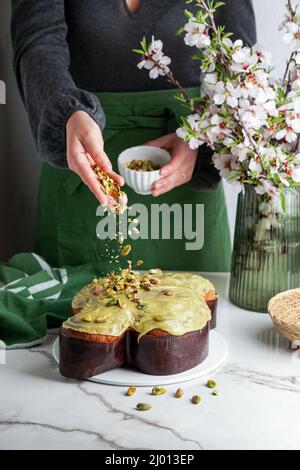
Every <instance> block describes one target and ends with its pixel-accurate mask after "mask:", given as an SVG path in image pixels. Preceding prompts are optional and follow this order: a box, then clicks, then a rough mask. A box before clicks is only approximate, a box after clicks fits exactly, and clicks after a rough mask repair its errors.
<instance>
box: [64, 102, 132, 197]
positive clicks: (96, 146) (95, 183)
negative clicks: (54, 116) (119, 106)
mask: <svg viewBox="0 0 300 470" xmlns="http://www.w3.org/2000/svg"><path fill="white" fill-rule="evenodd" d="M66 133H67V161H68V165H69V168H70V169H71V170H73V171H75V173H77V174H78V175H79V176H80V178H81V179H82V181H83V182H84V183H85V184H86V185H87V186H88V187H89V188H90V190H91V191H92V192H93V193H94V195H95V196H96V198H97V199H98V201H99V202H100V203H101V204H102V205H103V206H113V205H115V203H116V201H115V200H114V199H113V198H111V197H110V196H107V195H106V194H105V193H104V192H103V191H102V190H101V186H100V184H99V180H98V178H97V176H96V175H95V173H94V172H93V170H92V168H91V166H92V165H95V164H96V165H97V166H98V167H99V168H100V169H101V170H103V171H105V172H106V173H107V174H108V175H109V176H110V177H111V178H113V179H114V180H115V181H116V182H117V183H118V184H119V185H120V186H123V184H124V180H123V178H122V177H121V176H119V175H118V174H117V173H114V172H113V171H112V165H111V162H110V161H109V158H108V156H107V155H106V153H105V152H104V148H103V147H104V143H103V137H102V133H101V130H100V128H99V126H98V124H97V123H96V122H95V121H94V120H93V119H92V118H91V117H90V116H89V115H88V114H87V113H86V112H85V111H76V112H75V113H74V114H73V115H72V116H71V117H70V118H69V120H68V122H67V126H66Z"/></svg>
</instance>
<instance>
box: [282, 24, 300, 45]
mask: <svg viewBox="0 0 300 470" xmlns="http://www.w3.org/2000/svg"><path fill="white" fill-rule="evenodd" d="M285 26H286V29H287V32H286V33H285V35H284V36H283V40H284V42H285V43H286V44H287V45H288V46H290V47H291V49H292V50H293V51H298V50H299V49H300V25H298V24H297V23H294V22H292V21H290V22H288V23H286V24H285Z"/></svg>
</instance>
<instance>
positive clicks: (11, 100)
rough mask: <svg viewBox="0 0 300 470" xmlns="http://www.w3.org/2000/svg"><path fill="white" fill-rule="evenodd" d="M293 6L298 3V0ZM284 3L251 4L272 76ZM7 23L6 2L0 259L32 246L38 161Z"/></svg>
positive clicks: (4, 2) (282, 54)
mask: <svg viewBox="0 0 300 470" xmlns="http://www.w3.org/2000/svg"><path fill="white" fill-rule="evenodd" d="M45 1H47V0H45ZM144 1H147V0H144ZM225 1H226V0H225ZM236 1H237V2H238V1H241V0H236ZM296 1H297V3H299V0H296ZM285 2H286V0H254V5H255V10H256V16H257V25H258V39H259V42H260V43H261V44H263V45H264V46H265V47H266V48H267V49H269V50H270V51H271V52H272V53H273V55H274V63H275V65H276V74H282V72H283V70H284V64H285V60H286V57H287V54H288V52H287V49H286V47H285V46H284V45H283V43H282V41H281V38H280V34H279V33H278V32H277V29H278V25H279V24H280V22H281V20H282V17H283V11H284V4H285ZM9 18H10V0H0V79H2V80H5V82H6V84H7V104H6V105H5V106H0V259H2V260H4V259H7V258H8V257H9V256H10V255H11V254H13V253H16V252H18V251H24V250H31V249H32V247H33V232H34V213H35V201H36V194H37V184H38V176H39V172H40V162H39V161H38V160H37V158H36V156H35V153H34V149H33V146H32V141H31V137H30V134H29V129H28V125H27V119H26V115H25V112H24V110H23V106H22V104H21V102H20V99H19V96H18V93H17V90H16V86H15V82H14V78H13V74H12V68H11V60H12V59H11V50H10V39H9V27H10V25H9ZM226 196H227V201H228V209H229V217H230V224H231V228H232V231H233V228H234V218H235V207H236V196H235V195H234V193H233V192H232V190H231V188H228V187H226Z"/></svg>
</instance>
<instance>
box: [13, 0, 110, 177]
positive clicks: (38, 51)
mask: <svg viewBox="0 0 300 470" xmlns="http://www.w3.org/2000/svg"><path fill="white" fill-rule="evenodd" d="M64 3H65V2H64V0H51V1H49V0H12V21H11V35H12V44H13V51H14V69H15V74H16V77H17V82H18V87H19V90H20V93H21V96H22V99H23V101H24V105H25V108H26V110H27V113H28V116H29V123H30V127H31V131H32V135H33V139H34V143H35V146H36V149H37V153H38V156H39V158H41V159H42V160H43V161H46V162H48V163H50V164H52V165H54V166H57V167H61V168H66V167H67V161H66V135H65V128H66V123H67V121H68V119H69V117H70V116H71V115H72V114H73V113H74V112H75V111H78V110H82V111H86V112H87V113H88V114H89V115H90V116H91V117H92V118H93V119H94V120H95V121H96V122H97V124H98V125H99V126H100V128H101V129H103V127H104V125H105V116H104V113H103V110H102V108H101V105H100V103H99V101H98V100H97V98H96V97H95V96H94V95H93V94H92V93H88V92H87V91H85V90H81V89H79V88H77V87H76V85H75V83H74V81H73V79H72V77H71V75H70V73H69V64H70V57H69V49H68V44H67V41H66V35H67V25H66V21H65V10H64Z"/></svg>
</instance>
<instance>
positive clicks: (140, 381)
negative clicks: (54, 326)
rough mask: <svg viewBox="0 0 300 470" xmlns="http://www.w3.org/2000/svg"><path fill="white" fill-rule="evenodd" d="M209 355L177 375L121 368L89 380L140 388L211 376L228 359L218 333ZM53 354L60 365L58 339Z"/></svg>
mask: <svg viewBox="0 0 300 470" xmlns="http://www.w3.org/2000/svg"><path fill="white" fill-rule="evenodd" d="M209 350H210V352H209V355H208V357H207V358H206V359H205V361H204V362H202V364H200V365H199V366H197V367H194V368H193V369H190V370H187V371H185V372H182V373H180V374H175V375H147V374H143V373H142V372H139V371H137V370H135V369H131V368H129V367H120V368H119V369H113V370H110V371H108V372H103V373H102V374H99V375H95V376H94V377H91V378H90V379H88V380H89V381H91V382H96V383H100V384H106V385H122V386H127V387H130V385H132V384H134V385H137V386H139V387H149V386H154V385H157V383H158V382H159V384H160V385H170V384H176V383H179V382H180V383H182V382H187V381H189V380H195V379H198V378H200V377H202V376H204V375H207V374H210V373H211V372H212V371H214V370H215V369H217V368H218V367H220V366H221V365H222V364H223V363H224V362H225V360H226V357H227V345H226V342H225V340H224V339H223V337H222V336H221V335H220V334H219V333H217V332H216V331H211V332H210V337H209ZM52 353H53V356H54V359H55V360H56V362H57V363H59V339H58V338H57V339H56V340H55V342H54V344H53V349H52Z"/></svg>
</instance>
